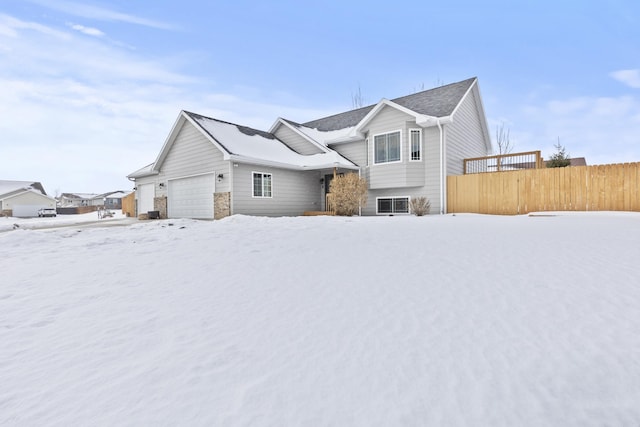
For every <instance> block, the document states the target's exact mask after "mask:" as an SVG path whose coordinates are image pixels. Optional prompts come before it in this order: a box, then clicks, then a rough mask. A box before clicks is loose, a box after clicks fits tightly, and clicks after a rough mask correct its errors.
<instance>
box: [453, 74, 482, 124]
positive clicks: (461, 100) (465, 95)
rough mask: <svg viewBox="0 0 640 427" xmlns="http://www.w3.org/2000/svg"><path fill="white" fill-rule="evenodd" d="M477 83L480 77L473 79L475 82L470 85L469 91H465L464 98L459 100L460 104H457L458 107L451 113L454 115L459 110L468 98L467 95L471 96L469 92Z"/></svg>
mask: <svg viewBox="0 0 640 427" xmlns="http://www.w3.org/2000/svg"><path fill="white" fill-rule="evenodd" d="M477 83H478V79H477V78H476V79H474V80H473V83H471V85H470V86H469V88H468V89H467V91H466V92H465V93H464V95H463V96H462V98H460V102H458V105H456V108H454V109H453V112H452V113H451V115H452V116H454V115H455V114H456V113H457V112H458V109H459V108H460V106H461V105H462V102H463V101H464V100H465V99H466V98H467V96H469V92H471V91H472V90H473V88H474V87H475V86H476V84H477Z"/></svg>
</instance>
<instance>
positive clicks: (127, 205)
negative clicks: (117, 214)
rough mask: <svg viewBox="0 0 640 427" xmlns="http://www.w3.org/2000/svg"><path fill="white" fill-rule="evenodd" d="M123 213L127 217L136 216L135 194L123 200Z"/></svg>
mask: <svg viewBox="0 0 640 427" xmlns="http://www.w3.org/2000/svg"><path fill="white" fill-rule="evenodd" d="M122 213H123V214H125V215H126V216H133V217H135V216H136V193H135V192H133V193H131V194H129V195H128V196H124V197H123V198H122Z"/></svg>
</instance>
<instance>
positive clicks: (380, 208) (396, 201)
mask: <svg viewBox="0 0 640 427" xmlns="http://www.w3.org/2000/svg"><path fill="white" fill-rule="evenodd" d="M376 213H377V214H378V215H389V214H408V213H409V197H378V198H376Z"/></svg>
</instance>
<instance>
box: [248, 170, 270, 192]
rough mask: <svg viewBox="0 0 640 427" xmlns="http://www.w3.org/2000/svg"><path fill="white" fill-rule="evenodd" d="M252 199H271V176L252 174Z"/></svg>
mask: <svg viewBox="0 0 640 427" xmlns="http://www.w3.org/2000/svg"><path fill="white" fill-rule="evenodd" d="M252 174H253V197H271V174H270V173H262V172H252Z"/></svg>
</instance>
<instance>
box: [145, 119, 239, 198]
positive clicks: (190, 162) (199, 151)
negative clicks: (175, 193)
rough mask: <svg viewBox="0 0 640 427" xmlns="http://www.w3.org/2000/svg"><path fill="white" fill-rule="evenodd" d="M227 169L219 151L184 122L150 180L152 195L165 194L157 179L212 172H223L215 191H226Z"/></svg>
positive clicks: (228, 166)
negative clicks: (155, 173)
mask: <svg viewBox="0 0 640 427" xmlns="http://www.w3.org/2000/svg"><path fill="white" fill-rule="evenodd" d="M229 169H230V162H229V161H227V160H224V158H223V154H222V152H221V151H220V150H218V148H216V147H215V146H214V145H213V143H211V141H209V140H208V139H207V138H206V137H205V136H204V135H202V133H200V132H199V131H198V130H197V129H195V128H194V126H193V125H192V124H191V123H189V122H185V123H184V124H183V125H182V128H181V129H180V131H179V133H178V135H177V136H176V139H175V141H174V143H173V146H172V147H171V150H170V151H169V153H168V154H167V157H166V158H165V160H164V163H163V164H162V171H161V173H160V175H158V176H157V177H156V178H155V180H154V182H155V184H156V197H161V196H166V195H167V190H168V186H167V185H165V186H164V187H160V186H159V184H160V183H161V182H163V183H165V184H166V181H167V180H169V179H175V178H184V177H188V176H194V175H200V174H204V173H212V172H215V173H216V175H218V174H223V175H224V178H223V179H222V181H220V182H216V186H215V188H216V191H217V192H227V191H229V183H230V181H231V180H230V176H229V174H230V170H229ZM212 199H213V197H212Z"/></svg>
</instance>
